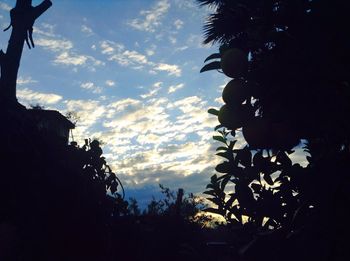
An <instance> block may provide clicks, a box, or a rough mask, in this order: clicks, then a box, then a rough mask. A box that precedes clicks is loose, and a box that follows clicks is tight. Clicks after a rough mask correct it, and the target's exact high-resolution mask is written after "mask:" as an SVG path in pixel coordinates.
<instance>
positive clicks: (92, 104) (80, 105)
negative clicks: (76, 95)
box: [64, 100, 106, 141]
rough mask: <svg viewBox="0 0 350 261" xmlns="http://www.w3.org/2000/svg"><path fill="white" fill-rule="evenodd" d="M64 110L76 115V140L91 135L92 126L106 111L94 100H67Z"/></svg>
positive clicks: (90, 136)
mask: <svg viewBox="0 0 350 261" xmlns="http://www.w3.org/2000/svg"><path fill="white" fill-rule="evenodd" d="M64 104H65V105H66V108H65V112H74V113H75V114H76V116H77V119H78V121H77V124H76V128H75V130H74V136H75V138H76V140H77V141H82V140H84V139H85V138H92V137H93V127H94V125H95V124H96V123H97V122H98V121H99V120H100V119H101V118H102V116H103V115H104V114H105V112H106V108H105V106H103V105H101V103H100V102H99V101H94V100H67V101H64Z"/></svg>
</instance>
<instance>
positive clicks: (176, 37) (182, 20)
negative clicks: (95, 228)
mask: <svg viewBox="0 0 350 261" xmlns="http://www.w3.org/2000/svg"><path fill="white" fill-rule="evenodd" d="M40 2H41V1H39V0H33V6H36V5H38V4H39V3H40ZM52 2H53V6H52V7H51V8H50V9H49V10H48V11H47V12H46V13H44V14H43V15H42V16H41V17H40V18H39V19H38V20H37V21H36V23H35V25H34V33H33V36H34V42H35V45H36V48H34V49H32V50H29V49H28V48H27V46H25V47H24V52H23V56H22V61H21V67H20V70H19V77H18V81H17V98H18V100H19V101H20V102H21V103H22V104H24V105H25V106H27V107H30V105H37V104H39V105H41V106H43V107H44V108H45V109H55V110H59V111H60V112H61V113H62V114H63V115H66V114H67V113H68V112H74V113H75V114H76V118H77V124H76V128H75V130H74V132H73V134H74V139H75V140H76V141H77V142H78V144H81V145H83V143H84V139H85V138H91V139H94V138H96V139H98V140H100V141H102V143H103V151H104V156H105V157H106V159H107V162H108V164H109V165H110V166H111V167H112V169H113V171H114V172H115V173H116V174H117V176H118V177H119V178H120V179H121V181H122V182H123V185H124V187H125V189H126V198H129V197H135V198H136V199H137V200H138V201H139V202H140V204H141V205H144V204H146V203H147V202H149V201H150V200H151V199H152V195H155V196H157V195H159V187H158V184H163V185H164V186H166V187H170V188H171V189H174V190H176V189H177V188H184V189H185V191H187V192H193V193H196V194H198V193H201V192H203V191H204V190H205V186H206V184H207V183H208V182H209V177H210V176H212V175H213V174H215V170H214V168H215V166H216V164H217V163H218V162H219V160H220V159H218V158H217V157H216V156H215V149H216V147H218V145H219V144H217V143H216V142H215V141H213V140H212V136H213V134H214V132H213V129H214V127H215V126H216V125H217V124H218V122H217V119H216V118H215V117H213V116H210V115H209V114H208V113H207V110H208V109H209V108H211V107H215V108H219V107H220V106H221V104H222V100H221V92H222V89H223V87H224V86H225V84H226V83H227V82H228V81H229V80H230V79H229V78H227V77H226V76H225V75H224V74H220V73H218V72H215V71H212V72H207V73H203V74H200V73H199V70H200V68H201V67H202V66H203V61H204V59H205V58H206V57H207V56H209V55H210V54H212V53H214V52H216V51H217V48H218V46H210V45H203V44H202V41H203V30H202V26H203V23H204V22H205V17H206V15H207V14H208V12H210V10H207V9H205V8H200V7H199V6H198V5H197V4H196V2H195V1H194V0H52ZM14 5H15V0H1V1H0V25H1V27H2V28H6V27H7V26H8V25H9V24H10V18H9V10H10V9H11V8H12V7H13V6H14ZM10 31H11V30H9V31H7V32H1V36H0V48H1V49H3V50H4V51H5V50H6V47H7V41H8V39H9V36H10Z"/></svg>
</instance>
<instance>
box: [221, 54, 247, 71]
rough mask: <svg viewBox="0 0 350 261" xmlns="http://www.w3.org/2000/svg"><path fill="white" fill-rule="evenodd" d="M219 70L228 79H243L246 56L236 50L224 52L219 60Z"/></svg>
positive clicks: (245, 68) (245, 69)
mask: <svg viewBox="0 0 350 261" xmlns="http://www.w3.org/2000/svg"><path fill="white" fill-rule="evenodd" d="M221 69H222V71H223V72H224V74H226V75H227V76H228V77H231V78H240V77H243V76H244V75H245V74H246V73H247V71H248V55H247V54H246V53H244V52H243V51H242V50H240V49H238V48H232V49H229V50H227V51H225V52H224V53H223V55H222V58H221Z"/></svg>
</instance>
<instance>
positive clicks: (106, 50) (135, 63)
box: [100, 41, 181, 77]
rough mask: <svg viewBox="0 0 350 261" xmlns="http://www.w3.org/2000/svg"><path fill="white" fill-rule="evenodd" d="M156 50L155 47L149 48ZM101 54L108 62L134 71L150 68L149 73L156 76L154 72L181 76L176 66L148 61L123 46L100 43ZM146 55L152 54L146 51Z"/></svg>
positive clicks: (150, 51) (108, 42) (110, 42)
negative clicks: (128, 67)
mask: <svg viewBox="0 0 350 261" xmlns="http://www.w3.org/2000/svg"><path fill="white" fill-rule="evenodd" d="M151 48H154V49H155V48H156V46H151ZM100 49H101V53H102V54H105V55H107V59H108V60H109V61H114V62H116V63H118V64H119V65H121V66H124V67H127V66H131V67H132V68H133V69H135V70H141V69H143V68H144V67H145V66H148V67H151V70H149V71H150V73H151V74H156V71H165V72H168V75H174V76H177V77H179V76H181V69H180V67H179V66H178V65H173V64H167V63H157V62H153V61H149V60H148V59H147V57H146V55H144V54H141V53H139V52H137V51H135V50H132V51H131V50H125V47H124V45H122V44H120V43H115V42H112V41H101V42H100ZM148 54H149V55H152V54H154V53H153V51H152V50H148Z"/></svg>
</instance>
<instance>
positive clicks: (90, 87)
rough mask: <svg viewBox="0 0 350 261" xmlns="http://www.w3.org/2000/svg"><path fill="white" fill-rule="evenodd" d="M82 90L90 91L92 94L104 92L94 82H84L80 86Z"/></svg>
mask: <svg viewBox="0 0 350 261" xmlns="http://www.w3.org/2000/svg"><path fill="white" fill-rule="evenodd" d="M80 87H81V88H83V89H85V90H89V91H91V92H92V93H95V94H100V93H101V92H102V88H101V87H99V86H96V85H95V84H94V83H92V82H84V83H82V84H81V85H80Z"/></svg>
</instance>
